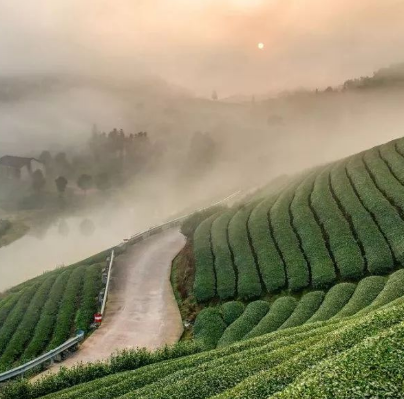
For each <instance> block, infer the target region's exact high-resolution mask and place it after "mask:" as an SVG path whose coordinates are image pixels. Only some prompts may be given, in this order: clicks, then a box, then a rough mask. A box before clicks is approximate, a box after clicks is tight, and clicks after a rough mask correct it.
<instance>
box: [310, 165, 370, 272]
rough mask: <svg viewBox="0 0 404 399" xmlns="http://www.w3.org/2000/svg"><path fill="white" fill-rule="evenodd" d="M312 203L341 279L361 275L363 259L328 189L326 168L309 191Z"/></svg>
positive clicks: (363, 265) (363, 266)
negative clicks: (311, 190)
mask: <svg viewBox="0 0 404 399" xmlns="http://www.w3.org/2000/svg"><path fill="white" fill-rule="evenodd" d="M311 202H312V207H313V209H314V211H315V212H316V214H317V217H318V219H319V221H320V223H321V225H322V228H323V229H324V231H325V232H326V234H327V237H328V243H329V246H330V250H331V253H332V254H333V256H334V259H335V263H336V265H337V268H338V270H339V273H340V274H341V277H342V278H344V279H351V278H354V279H357V278H359V277H361V276H362V275H363V273H364V269H365V262H364V259H363V257H362V254H361V251H360V248H359V246H358V244H357V242H356V240H355V237H354V236H353V232H352V231H351V229H350V225H349V223H348V221H347V220H346V219H345V217H344V215H343V214H342V213H341V210H340V209H339V207H338V204H337V202H336V201H335V200H334V198H333V196H332V193H331V191H330V186H329V169H328V168H326V169H324V170H323V171H322V172H321V173H319V174H318V176H317V178H316V181H315V184H314V189H313V192H312V194H311Z"/></svg>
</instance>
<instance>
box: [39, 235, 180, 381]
mask: <svg viewBox="0 0 404 399" xmlns="http://www.w3.org/2000/svg"><path fill="white" fill-rule="evenodd" d="M184 244H185V238H184V236H183V235H182V234H181V233H180V232H179V230H178V228H175V229H170V230H167V231H164V232H162V233H160V234H157V235H155V236H151V237H149V238H147V239H146V240H144V241H142V242H140V243H137V244H135V245H133V246H129V247H128V249H127V250H126V252H125V253H123V254H122V255H120V256H118V257H117V258H116V261H115V264H114V266H113V269H112V274H111V282H110V292H109V295H108V302H107V307H106V313H105V315H104V321H103V323H102V325H101V326H100V328H98V329H97V330H96V331H95V332H94V333H93V334H92V335H91V336H90V337H89V338H88V339H86V340H85V341H84V343H83V344H82V345H81V347H80V350H78V351H77V352H75V353H74V354H72V355H71V356H69V357H68V358H67V359H66V360H65V361H63V362H61V363H58V364H55V365H54V366H53V367H51V368H50V369H49V370H48V371H47V372H45V373H49V372H52V373H53V372H56V371H58V369H59V368H60V367H62V366H63V367H71V366H72V365H74V364H75V363H78V362H83V363H85V362H93V361H97V360H103V359H106V358H108V357H109V356H110V355H111V354H112V353H114V352H115V351H116V350H119V349H123V348H135V347H145V348H148V349H155V348H158V347H160V346H163V345H165V344H172V343H175V342H177V341H178V340H179V338H180V337H181V334H182V332H183V326H182V320H181V315H180V312H179V310H178V306H177V303H176V300H175V297H174V293H173V291H172V288H171V283H170V270H171V262H172V260H173V259H174V257H175V256H176V255H177V253H178V252H179V251H180V250H181V248H182V247H183V246H184ZM42 375H43V374H42Z"/></svg>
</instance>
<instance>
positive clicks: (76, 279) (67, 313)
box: [47, 266, 85, 350]
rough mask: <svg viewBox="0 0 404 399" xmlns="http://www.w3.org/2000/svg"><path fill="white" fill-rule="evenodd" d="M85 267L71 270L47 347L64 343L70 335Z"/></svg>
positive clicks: (50, 347)
mask: <svg viewBox="0 0 404 399" xmlns="http://www.w3.org/2000/svg"><path fill="white" fill-rule="evenodd" d="M84 274H85V266H80V267H78V268H76V269H74V270H73V272H72V273H71V274H70V276H69V280H68V281H67V286H66V289H65V292H64V294H63V297H62V301H61V303H60V306H59V311H58V315H57V318H56V327H55V330H54V332H53V336H52V339H51V341H50V343H49V345H48V347H47V349H48V350H50V349H53V348H56V347H58V346H59V345H61V344H62V343H63V342H65V341H66V340H67V339H68V338H69V337H70V334H71V333H72V327H73V324H74V318H75V315H76V310H77V306H78V300H79V298H80V291H81V289H82V285H83V279H84Z"/></svg>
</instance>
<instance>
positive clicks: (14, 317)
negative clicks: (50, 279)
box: [0, 284, 39, 354]
mask: <svg viewBox="0 0 404 399" xmlns="http://www.w3.org/2000/svg"><path fill="white" fill-rule="evenodd" d="M38 287H39V284H33V285H32V286H31V287H29V288H28V289H26V290H24V291H23V292H22V294H21V296H20V297H18V301H17V303H16V304H15V305H14V307H13V308H12V309H11V310H10V313H9V314H8V317H7V318H6V319H5V321H4V323H3V324H2V326H1V328H0V354H3V352H4V350H5V349H6V347H7V345H8V343H9V342H10V339H11V338H12V336H13V334H14V332H15V331H16V330H17V328H18V326H19V325H20V323H21V320H22V319H23V317H24V315H25V313H26V311H27V309H28V306H29V304H30V303H31V301H32V298H33V297H34V295H35V293H36V291H37V289H38Z"/></svg>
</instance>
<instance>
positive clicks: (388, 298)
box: [358, 269, 404, 314]
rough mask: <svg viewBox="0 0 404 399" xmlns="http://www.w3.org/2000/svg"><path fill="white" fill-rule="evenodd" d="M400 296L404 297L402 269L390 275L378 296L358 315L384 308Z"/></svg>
mask: <svg viewBox="0 0 404 399" xmlns="http://www.w3.org/2000/svg"><path fill="white" fill-rule="evenodd" d="M402 296H404V269H400V270H397V271H396V272H394V273H393V274H391V275H390V276H389V278H388V280H387V282H386V284H385V285H384V288H383V289H382V290H381V292H380V293H379V295H378V296H377V297H376V298H375V299H374V301H373V302H372V303H371V304H370V305H369V306H367V307H366V308H364V309H363V310H361V311H360V312H359V313H358V314H362V313H364V312H369V311H371V310H375V309H377V308H380V307H382V306H385V305H386V304H388V303H390V302H392V301H394V300H396V299H397V298H400V297H402Z"/></svg>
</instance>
